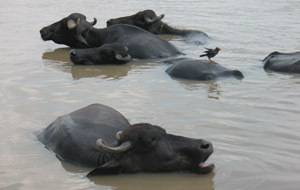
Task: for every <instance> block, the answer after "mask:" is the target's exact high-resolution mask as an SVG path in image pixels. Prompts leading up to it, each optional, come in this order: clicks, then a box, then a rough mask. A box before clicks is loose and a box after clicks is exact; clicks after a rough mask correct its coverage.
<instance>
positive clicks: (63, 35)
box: [40, 13, 97, 48]
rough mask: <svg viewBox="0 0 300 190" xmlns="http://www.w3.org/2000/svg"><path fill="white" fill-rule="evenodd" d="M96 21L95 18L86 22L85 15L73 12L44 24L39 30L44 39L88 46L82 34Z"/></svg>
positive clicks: (76, 45)
mask: <svg viewBox="0 0 300 190" xmlns="http://www.w3.org/2000/svg"><path fill="white" fill-rule="evenodd" d="M96 23H97V20H96V18H94V21H93V22H88V21H87V20H86V16H84V15H82V14H80V13H73V14H71V15H69V16H68V17H66V18H63V19H62V20H60V21H58V22H55V23H53V24H51V25H49V26H46V27H44V28H42V29H41V30H40V34H41V37H42V39H43V40H44V41H48V40H52V41H54V42H55V43H58V44H65V45H68V46H70V47H78V48H82V47H89V44H88V43H87V41H86V39H85V37H84V36H83V35H84V34H85V35H86V34H87V33H88V31H89V29H91V28H92V26H94V25H95V24H96Z"/></svg>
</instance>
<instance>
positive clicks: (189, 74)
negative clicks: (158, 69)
mask: <svg viewBox="0 0 300 190" xmlns="http://www.w3.org/2000/svg"><path fill="white" fill-rule="evenodd" d="M166 62H167V63H171V64H172V65H171V66H170V67H169V68H168V69H167V70H166V72H167V73H168V74H169V75H170V76H173V77H177V78H183V79H192V80H203V81H205V80H214V79H217V78H219V77H230V76H232V77H236V78H238V79H242V78H244V76H243V74H242V73H241V72H240V71H238V70H229V69H227V68H225V67H223V66H222V65H220V64H218V63H211V62H209V61H206V60H197V59H188V58H180V59H174V60H168V61H166Z"/></svg>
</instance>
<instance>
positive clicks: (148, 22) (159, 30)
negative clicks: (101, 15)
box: [106, 10, 208, 43]
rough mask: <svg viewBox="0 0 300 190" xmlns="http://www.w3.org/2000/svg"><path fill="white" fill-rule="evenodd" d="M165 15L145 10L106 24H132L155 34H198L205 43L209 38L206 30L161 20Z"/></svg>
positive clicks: (111, 20)
mask: <svg viewBox="0 0 300 190" xmlns="http://www.w3.org/2000/svg"><path fill="white" fill-rule="evenodd" d="M164 16H165V15H164V14H162V15H160V16H157V15H156V13H155V12H154V11H153V10H144V11H140V12H138V13H136V14H134V15H131V16H125V17H120V18H115V19H110V20H108V21H107V22H106V24H107V26H112V25H115V24H130V25H134V26H137V27H140V28H142V29H144V30H146V31H149V32H151V33H153V34H171V35H178V36H197V37H198V38H199V37H201V38H202V41H203V43H205V41H206V40H207V38H208V35H207V34H206V33H204V32H201V31H198V30H180V29H176V28H173V27H171V26H169V25H168V24H166V23H164V22H163V21H161V20H162V18H163V17H164Z"/></svg>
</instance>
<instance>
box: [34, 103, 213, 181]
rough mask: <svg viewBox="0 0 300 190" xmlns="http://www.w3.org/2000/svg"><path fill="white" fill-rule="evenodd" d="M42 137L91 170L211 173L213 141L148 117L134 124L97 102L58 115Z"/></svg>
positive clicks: (62, 155)
mask: <svg viewBox="0 0 300 190" xmlns="http://www.w3.org/2000/svg"><path fill="white" fill-rule="evenodd" d="M38 139H39V140H40V141H41V142H42V143H44V144H45V145H46V147H48V148H49V149H51V150H52V151H53V152H55V153H56V154H57V156H58V157H59V158H61V159H63V160H66V161H69V162H72V163H75V164H79V165H84V166H90V167H93V168H94V169H93V170H92V171H91V172H90V173H89V174H88V176H94V175H110V174H120V173H136V172H177V171H187V172H194V173H199V174H206V173H210V172H211V171H212V170H213V168H214V164H208V163H205V161H206V160H207V159H208V157H209V156H210V155H211V154H212V152H213V146H212V144H211V143H210V142H209V141H206V140H203V139H193V138H187V137H182V136H177V135H172V134H168V133H167V132H166V131H165V129H163V128H161V127H159V126H156V125H151V124H148V123H138V124H133V125H130V124H129V122H128V121H127V119H126V118H125V117H124V116H123V115H122V114H120V113H119V112H118V111H116V110H114V109H113V108H110V107H108V106H105V105H102V104H92V105H89V106H87V107H84V108H82V109H79V110H76V111H74V112H71V113H69V114H66V115H63V116H61V117H59V118H57V119H56V120H55V121H54V122H53V123H52V124H50V125H49V126H48V127H47V128H46V129H45V130H43V131H42V132H41V133H39V134H38Z"/></svg>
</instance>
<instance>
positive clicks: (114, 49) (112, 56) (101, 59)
mask: <svg viewBox="0 0 300 190" xmlns="http://www.w3.org/2000/svg"><path fill="white" fill-rule="evenodd" d="M70 57H71V60H72V62H73V63H74V64H77V65H102V64H124V63H127V62H128V61H130V59H131V56H130V55H129V54H128V48H127V47H126V46H123V45H121V44H118V43H113V44H104V45H103V46H101V47H97V48H87V49H73V50H71V52H70Z"/></svg>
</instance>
